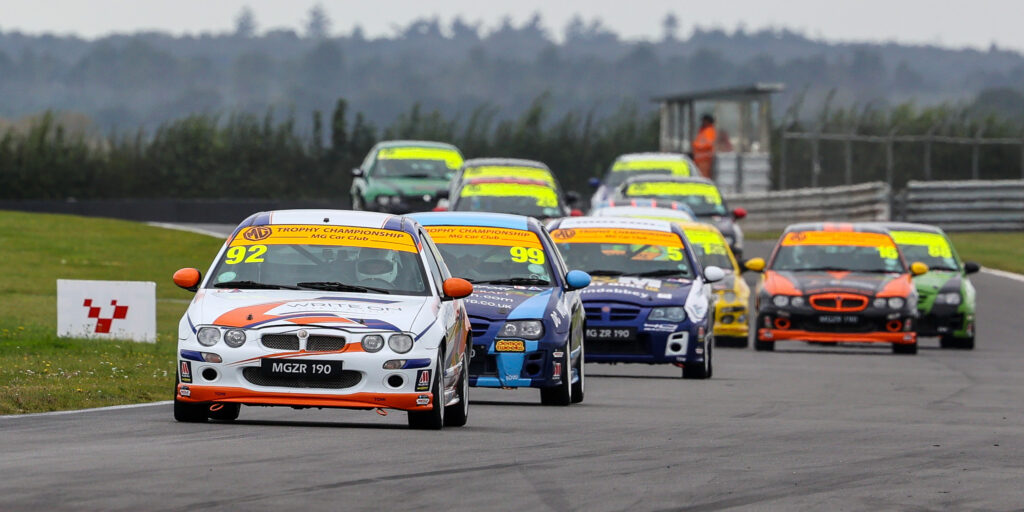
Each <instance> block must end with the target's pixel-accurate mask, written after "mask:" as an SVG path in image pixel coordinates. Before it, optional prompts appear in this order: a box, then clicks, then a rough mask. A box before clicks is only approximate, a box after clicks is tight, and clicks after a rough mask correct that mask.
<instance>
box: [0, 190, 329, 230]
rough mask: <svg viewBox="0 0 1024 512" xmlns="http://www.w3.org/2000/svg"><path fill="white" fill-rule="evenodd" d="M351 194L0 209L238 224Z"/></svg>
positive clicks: (7, 205)
mask: <svg viewBox="0 0 1024 512" xmlns="http://www.w3.org/2000/svg"><path fill="white" fill-rule="evenodd" d="M348 207H349V199H348V197H347V196H346V197H344V198H339V199H338V200H337V201H332V200H326V199H323V200H290V201H289V200H274V199H89V200H82V201H45V200H39V201H35V200H33V201H0V210H17V211H23V212H36V213H66V214H71V215H84V216H88V217H110V218H114V219H125V220H136V221H147V222H186V223H193V222H195V223H217V224H236V223H238V222H241V221H243V220H245V218H246V217H248V216H249V215H252V214H253V213H255V212H260V211H267V210H287V209H292V208H325V209H342V210H344V209H348Z"/></svg>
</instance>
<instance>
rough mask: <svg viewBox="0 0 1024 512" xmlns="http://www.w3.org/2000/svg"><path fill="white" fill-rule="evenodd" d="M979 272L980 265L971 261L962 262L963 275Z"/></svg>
mask: <svg viewBox="0 0 1024 512" xmlns="http://www.w3.org/2000/svg"><path fill="white" fill-rule="evenodd" d="M980 271H981V265H979V264H977V263H975V262H973V261H965V262H964V273H965V274H976V273H978V272H980Z"/></svg>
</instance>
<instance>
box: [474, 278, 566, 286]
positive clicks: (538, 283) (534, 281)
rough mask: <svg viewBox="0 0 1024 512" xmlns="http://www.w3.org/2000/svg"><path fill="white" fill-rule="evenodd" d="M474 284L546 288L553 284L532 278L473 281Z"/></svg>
mask: <svg viewBox="0 0 1024 512" xmlns="http://www.w3.org/2000/svg"><path fill="white" fill-rule="evenodd" d="M473 282H474V283H480V284H512V285H515V284H518V285H536V286H546V285H549V284H551V281H548V280H546V279H534V278H532V277H509V278H506V279H484V280H480V281H473Z"/></svg>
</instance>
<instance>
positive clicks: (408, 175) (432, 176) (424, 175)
mask: <svg viewBox="0 0 1024 512" xmlns="http://www.w3.org/2000/svg"><path fill="white" fill-rule="evenodd" d="M391 177H392V178H437V177H436V176H434V175H433V174H426V173H414V174H398V175H395V176H391ZM437 179H441V178H437Z"/></svg>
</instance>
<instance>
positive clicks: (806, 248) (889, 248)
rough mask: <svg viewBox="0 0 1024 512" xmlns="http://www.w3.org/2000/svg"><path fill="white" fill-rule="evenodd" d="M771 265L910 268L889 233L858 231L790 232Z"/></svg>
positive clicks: (857, 269) (833, 268)
mask: <svg viewBox="0 0 1024 512" xmlns="http://www.w3.org/2000/svg"><path fill="white" fill-rule="evenodd" d="M769 268H771V269H772V270H781V271H852V272H898V273H905V272H906V271H907V270H906V265H905V264H904V262H903V259H902V258H901V257H900V253H899V250H898V249H897V248H896V244H895V242H893V240H892V238H891V237H889V235H887V234H884V233H863V232H856V231H794V232H790V233H786V235H785V236H784V237H783V238H782V242H781V243H780V244H779V247H778V249H777V250H776V252H775V256H774V257H773V259H772V262H771V264H770V265H769Z"/></svg>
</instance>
